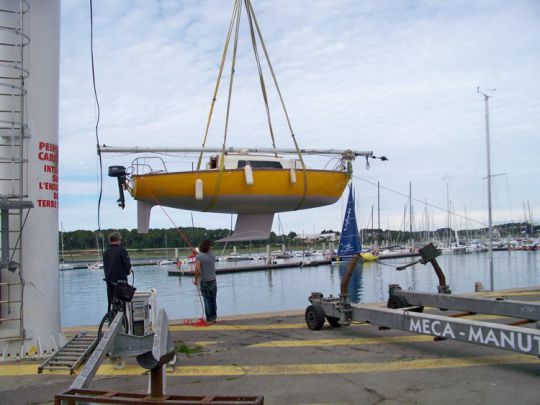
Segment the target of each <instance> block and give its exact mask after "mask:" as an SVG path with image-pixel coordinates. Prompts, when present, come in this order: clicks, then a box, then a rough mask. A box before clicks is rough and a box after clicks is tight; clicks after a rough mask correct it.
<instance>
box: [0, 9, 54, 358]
mask: <svg viewBox="0 0 540 405" xmlns="http://www.w3.org/2000/svg"><path fill="white" fill-rule="evenodd" d="M59 51H60V1H59V0H46V1H44V0H0V208H1V209H2V213H3V214H4V221H3V222H2V235H1V236H2V266H1V268H0V360H15V359H18V358H24V357H43V356H48V355H49V354H50V353H51V352H54V351H56V350H57V349H58V347H59V346H61V345H62V344H63V343H64V337H63V335H62V333H61V328H60V297H59V295H60V294H59V280H58V273H59V270H58V91H59V90H58V89H59V71H60V69H59ZM30 205H33V208H29V206H30ZM7 214H9V221H7V218H8V215H7ZM8 223H9V232H7V228H6V227H7V225H8Z"/></svg>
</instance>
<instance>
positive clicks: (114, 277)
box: [103, 231, 131, 309]
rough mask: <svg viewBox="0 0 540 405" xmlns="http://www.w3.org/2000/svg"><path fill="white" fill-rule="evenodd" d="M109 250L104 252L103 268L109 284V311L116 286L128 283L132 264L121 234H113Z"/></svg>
mask: <svg viewBox="0 0 540 405" xmlns="http://www.w3.org/2000/svg"><path fill="white" fill-rule="evenodd" d="M109 245H110V246H109V248H108V249H107V250H106V251H105V252H103V268H104V270H105V280H106V282H107V300H108V302H109V309H110V308H111V301H112V296H113V292H114V284H112V283H115V284H116V283H117V282H118V281H119V280H123V281H127V277H128V276H129V274H130V273H131V262H130V260H129V255H128V252H127V250H126V249H125V248H124V247H123V246H122V235H120V232H116V231H114V232H111V234H110V235H109Z"/></svg>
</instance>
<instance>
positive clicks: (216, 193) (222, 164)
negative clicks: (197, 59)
mask: <svg viewBox="0 0 540 405" xmlns="http://www.w3.org/2000/svg"><path fill="white" fill-rule="evenodd" d="M237 3H238V5H239V7H238V13H237V14H236V25H235V29H234V47H233V54H232V62H231V79H230V80H229V93H228V95H227V113H226V115H225V129H224V131H223V146H222V148H221V158H220V164H219V173H218V178H217V180H216V186H215V187H214V193H213V194H212V199H211V200H210V203H209V204H208V205H207V206H206V208H205V209H204V211H209V210H211V209H212V207H213V206H214V205H215V204H216V202H217V200H218V198H219V192H220V190H221V184H222V182H223V170H224V167H225V145H226V144H227V131H228V130H229V117H230V113H231V100H232V89H233V84H234V68H235V66H236V53H237V50H238V31H239V29H240V16H241V14H242V8H241V7H240V6H241V0H237ZM235 6H236V4H235Z"/></svg>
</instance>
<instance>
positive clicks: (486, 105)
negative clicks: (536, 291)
mask: <svg viewBox="0 0 540 405" xmlns="http://www.w3.org/2000/svg"><path fill="white" fill-rule="evenodd" d="M493 90H494V89H493ZM476 91H477V92H478V93H480V94H482V95H483V96H484V109H485V120H486V155H487V159H486V161H487V192H488V238H489V244H488V257H489V259H488V261H489V278H490V289H491V291H493V290H494V289H495V288H494V280H493V221H492V214H491V150H490V146H489V97H490V96H488V95H487V94H485V93H483V92H481V91H480V87H478V88H477V89H476Z"/></svg>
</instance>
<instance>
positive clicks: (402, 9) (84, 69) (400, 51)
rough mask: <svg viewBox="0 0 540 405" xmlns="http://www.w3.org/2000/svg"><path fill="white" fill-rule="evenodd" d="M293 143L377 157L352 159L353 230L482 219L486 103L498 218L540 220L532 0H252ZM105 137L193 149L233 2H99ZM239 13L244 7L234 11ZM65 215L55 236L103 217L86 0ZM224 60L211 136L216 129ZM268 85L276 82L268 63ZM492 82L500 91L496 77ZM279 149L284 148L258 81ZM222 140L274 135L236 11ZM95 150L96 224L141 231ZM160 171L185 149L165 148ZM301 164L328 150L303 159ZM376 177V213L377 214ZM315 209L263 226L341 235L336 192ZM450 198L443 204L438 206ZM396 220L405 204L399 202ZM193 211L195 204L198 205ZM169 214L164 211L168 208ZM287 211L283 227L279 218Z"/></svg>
mask: <svg viewBox="0 0 540 405" xmlns="http://www.w3.org/2000/svg"><path fill="white" fill-rule="evenodd" d="M253 6H254V9H255V13H256V16H257V19H258V22H259V24H260V27H261V30H262V33H263V36H264V40H265V44H266V47H267V49H268V52H269V55H270V58H271V61H272V64H273V68H274V71H275V73H276V76H277V80H278V83H279V86H280V89H281V92H282V94H283V97H284V100H285V104H286V107H287V111H288V113H289V116H290V118H291V123H292V127H293V129H294V132H295V136H296V138H297V140H298V143H299V145H300V147H304V148H322V149H328V148H334V149H354V150H371V151H373V152H374V154H375V155H376V156H381V155H384V156H387V157H388V159H389V160H388V161H386V162H381V161H379V160H374V161H372V162H371V164H370V168H369V170H367V169H366V165H365V161H364V160H362V159H358V160H356V161H355V162H354V164H353V166H354V177H353V185H354V187H355V190H356V201H357V216H358V218H359V227H361V228H364V227H371V212H372V209H373V211H374V215H373V222H374V226H375V227H377V226H378V221H379V218H380V224H381V228H382V229H388V228H390V229H400V228H403V227H406V228H407V229H408V228H409V212H410V209H409V207H408V205H407V204H408V194H409V188H410V189H411V190H412V198H413V209H412V210H413V228H414V229H415V230H426V229H428V228H430V229H436V228H440V227H445V226H446V225H447V223H448V217H449V216H448V214H447V208H448V206H450V209H451V211H452V212H454V213H455V215H454V214H453V215H451V216H450V222H451V226H453V227H458V228H461V229H464V228H477V227H480V226H483V225H485V224H487V217H488V216H487V181H486V178H485V177H486V171H487V163H486V132H485V114H484V108H485V104H484V98H483V96H482V95H480V94H478V93H477V87H478V86H479V87H480V89H482V90H483V91H485V92H486V93H488V94H489V95H490V96H491V97H490V99H489V111H490V141H491V172H492V174H493V175H494V176H493V177H492V200H493V221H494V223H503V222H509V221H523V220H524V218H525V215H527V216H529V213H530V214H532V216H533V219H534V216H535V215H536V216H538V215H540V188H539V187H538V184H539V179H540V170H539V168H538V156H539V153H540V134H539V132H540V80H539V78H540V48H539V45H538V44H540V2H538V1H535V0H531V1H526V0H517V1H512V2H509V1H500V0H490V1H474V0H473V1H471V0H466V1H465V0H463V1H460V0H456V1H452V2H443V1H430V0H426V1H401V0H400V1H398V0H395V1H391V0H388V1H379V0H372V1H371V0H370V1H364V0H294V1H290V0H288V1H285V0H254V1H253ZM93 8H94V64H95V78H96V88H97V94H98V98H99V103H100V107H101V109H100V112H101V114H100V123H99V138H100V143H101V144H106V145H114V146H148V147H152V146H153V147H158V146H170V147H199V146H200V145H201V143H202V139H203V135H204V130H205V126H206V122H207V117H208V112H209V108H210V102H211V99H212V95H213V91H214V87H215V84H216V78H217V73H218V68H219V63H220V60H221V55H222V51H223V45H224V42H225V38H226V34H227V29H228V26H229V20H230V17H231V13H232V8H233V1H232V0H227V1H225V0H219V1H218V0H193V1H188V0H186V1H181V0H174V1H172V0H171V1H167V0H162V1H144V0H130V1H127V0H125V1H124V0H115V1H106V0H94V2H93ZM243 16H244V17H245V10H243ZM60 65H61V71H60V134H59V138H60V139H59V145H60V221H61V224H62V227H63V228H64V229H65V230H66V231H70V230H76V229H90V230H94V229H97V228H98V195H99V160H98V156H97V154H96V148H95V145H96V139H95V132H94V127H95V125H96V117H97V109H96V104H95V100H94V93H93V87H92V72H91V59H90V12H89V4H88V1H87V0H64V1H62V8H61V63H60ZM229 71H230V61H229V62H228V63H227V64H226V67H225V73H224V79H223V83H222V85H221V87H220V91H219V94H218V97H217V104H216V111H215V114H214V117H213V119H212V122H211V126H210V133H209V139H208V143H207V144H208V146H216V147H218V146H220V145H221V144H222V142H223V132H224V130H223V129H224V123H225V119H224V117H225V116H224V112H225V106H226V99H227V96H226V94H227V86H228V81H229ZM264 72H265V77H266V82H267V83H270V81H271V80H270V76H269V75H268V69H267V67H266V66H265V67H264ZM493 88H496V90H495V91H489V89H493ZM269 93H270V96H269V98H270V109H271V113H272V117H273V122H274V125H275V133H276V135H275V136H276V144H277V146H278V147H282V148H292V147H293V143H292V139H291V136H290V132H289V130H288V128H287V125H286V122H285V120H284V115H283V112H282V111H281V109H280V106H279V103H278V99H277V97H276V91H275V88H274V87H273V86H269ZM227 146H232V147H250V146H251V147H271V140H270V136H269V132H268V127H267V124H266V115H265V110H264V104H263V99H262V97H261V90H260V86H259V79H258V74H257V68H256V65H255V62H254V56H253V50H252V47H251V43H250V41H249V30H248V25H247V22H246V19H245V18H243V19H242V24H241V27H240V37H239V43H238V55H237V62H236V70H235V79H234V87H233V92H232V109H231V122H230V127H229V135H228V138H227ZM135 157H136V156H135V155H128V154H104V155H103V173H104V174H103V198H102V202H101V209H100V224H101V228H103V229H108V228H128V229H132V228H136V226H137V224H136V222H137V221H136V202H135V201H134V200H133V199H132V198H131V197H130V196H129V195H127V196H126V200H127V202H126V209H125V210H121V209H120V208H118V207H117V205H116V199H117V198H118V196H117V185H116V180H115V179H112V178H109V177H107V167H108V166H110V165H124V166H130V165H131V162H132V161H133V159H135ZM163 159H164V161H165V164H166V165H167V168H168V169H169V170H172V169H173V168H179V169H182V168H184V169H188V168H190V167H191V162H192V161H193V157H192V156H177V157H173V156H164V157H163ZM307 162H308V164H309V165H310V166H311V167H324V166H325V165H326V164H328V159H326V158H324V159H321V158H314V157H309V158H307ZM377 182H379V184H380V189H379V190H380V204H379V210H380V217H379V215H378V210H377V206H378V205H377V200H378V199H377V186H376V184H377ZM346 194H347V193H344V196H343V198H342V199H341V200H340V201H338V202H337V203H335V204H333V205H331V206H327V207H321V208H315V209H310V210H304V211H296V212H288V213H281V214H280V216H279V220H278V218H277V216H276V218H275V219H274V226H273V230H274V231H275V232H279V233H281V232H280V231H281V228H282V229H283V230H284V231H285V232H286V233H288V232H289V231H294V232H296V233H299V234H302V233H304V234H313V233H318V232H320V231H322V230H328V229H333V230H340V229H341V224H342V220H343V219H342V217H343V211H344V207H345V204H346V197H347V195H346ZM449 201H450V203H449ZM405 211H406V212H407V215H406V216H405V215H404V212H405ZM191 214H193V215H191ZM169 217H170V219H169ZM231 221H233V222H234V218H231V216H230V215H228V214H210V213H201V212H193V213H190V212H189V211H184V210H175V209H171V208H165V212H164V211H163V210H161V209H160V208H159V207H155V208H154V209H153V211H152V217H151V221H150V227H151V228H172V227H176V226H180V227H182V226H191V225H192V224H194V225H195V226H202V227H207V228H230V226H231ZM279 224H281V227H280V226H279Z"/></svg>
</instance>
